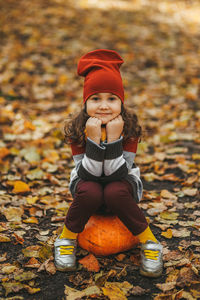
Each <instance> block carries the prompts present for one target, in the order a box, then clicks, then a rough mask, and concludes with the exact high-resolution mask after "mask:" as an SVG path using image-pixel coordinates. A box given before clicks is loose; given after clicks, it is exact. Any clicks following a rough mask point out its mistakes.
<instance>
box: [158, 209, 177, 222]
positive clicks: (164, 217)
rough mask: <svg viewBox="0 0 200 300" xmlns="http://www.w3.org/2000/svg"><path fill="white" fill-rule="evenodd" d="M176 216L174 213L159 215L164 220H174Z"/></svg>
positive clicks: (166, 212)
mask: <svg viewBox="0 0 200 300" xmlns="http://www.w3.org/2000/svg"><path fill="white" fill-rule="evenodd" d="M178 216H179V214H178V213H175V212H169V211H164V212H162V213H160V217H161V218H162V219H164V220H176V219H177V217H178Z"/></svg>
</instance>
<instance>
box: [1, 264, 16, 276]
mask: <svg viewBox="0 0 200 300" xmlns="http://www.w3.org/2000/svg"><path fill="white" fill-rule="evenodd" d="M17 269H18V268H17V267H16V266H14V265H8V266H4V267H3V268H2V270H1V272H2V273H6V274H11V273H13V272H14V271H16V270H17Z"/></svg>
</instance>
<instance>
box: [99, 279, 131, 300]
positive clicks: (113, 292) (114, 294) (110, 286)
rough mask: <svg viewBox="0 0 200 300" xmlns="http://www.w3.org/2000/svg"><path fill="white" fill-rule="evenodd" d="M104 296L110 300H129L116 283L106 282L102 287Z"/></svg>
mask: <svg viewBox="0 0 200 300" xmlns="http://www.w3.org/2000/svg"><path fill="white" fill-rule="evenodd" d="M102 291H103V294H104V295H105V296H107V297H108V298H109V299H110V300H127V298H126V296H125V294H124V292H123V291H122V290H121V289H120V288H119V287H118V285H117V284H116V282H106V284H105V286H104V287H102Z"/></svg>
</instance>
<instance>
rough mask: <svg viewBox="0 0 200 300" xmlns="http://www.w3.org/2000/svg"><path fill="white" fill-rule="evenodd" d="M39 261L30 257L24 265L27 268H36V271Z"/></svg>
mask: <svg viewBox="0 0 200 300" xmlns="http://www.w3.org/2000/svg"><path fill="white" fill-rule="evenodd" d="M40 265H41V264H40V263H39V261H38V260H37V259H36V258H35V257H31V258H30V259H29V261H28V262H27V263H26V264H25V265H24V266H25V267H27V268H36V269H38V268H39V267H40Z"/></svg>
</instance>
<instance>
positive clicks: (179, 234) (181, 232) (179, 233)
mask: <svg viewBox="0 0 200 300" xmlns="http://www.w3.org/2000/svg"><path fill="white" fill-rule="evenodd" d="M172 234H173V236H174V237H181V238H183V237H187V236H190V234H191V232H190V231H188V230H187V229H186V228H183V229H179V230H177V229H172Z"/></svg>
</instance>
